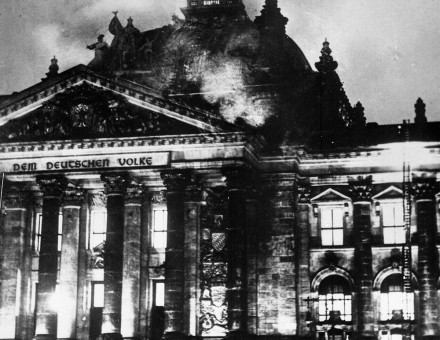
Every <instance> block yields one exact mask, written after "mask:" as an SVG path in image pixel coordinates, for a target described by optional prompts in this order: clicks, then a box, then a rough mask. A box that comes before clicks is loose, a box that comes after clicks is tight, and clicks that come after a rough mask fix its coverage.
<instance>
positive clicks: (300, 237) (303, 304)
mask: <svg viewBox="0 0 440 340" xmlns="http://www.w3.org/2000/svg"><path fill="white" fill-rule="evenodd" d="M297 190H298V196H297V197H298V203H297V209H298V210H297V214H298V215H297V216H298V217H297V230H296V235H297V238H296V240H297V242H296V250H295V254H297V258H298V260H297V261H298V262H297V264H298V265H297V268H298V269H297V273H296V277H297V291H298V294H297V296H298V299H297V304H298V313H297V323H298V335H302V336H304V335H307V334H309V331H310V330H309V328H308V327H307V324H306V318H307V316H309V317H311V314H308V313H311V310H309V304H308V303H307V301H308V300H307V299H308V298H310V275H309V274H310V273H309V258H310V246H309V238H310V221H309V214H310V186H309V185H307V184H298V189H297ZM308 321H310V320H308Z"/></svg>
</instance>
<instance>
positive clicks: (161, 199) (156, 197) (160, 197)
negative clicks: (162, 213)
mask: <svg viewBox="0 0 440 340" xmlns="http://www.w3.org/2000/svg"><path fill="white" fill-rule="evenodd" d="M149 198H150V200H151V202H153V203H157V204H166V203H167V192H166V191H165V190H162V191H152V192H150V193H149Z"/></svg>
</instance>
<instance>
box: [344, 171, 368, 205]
mask: <svg viewBox="0 0 440 340" xmlns="http://www.w3.org/2000/svg"><path fill="white" fill-rule="evenodd" d="M348 185H349V186H350V193H351V197H352V199H353V201H354V202H362V201H365V202H366V201H371V189H372V186H373V178H372V176H367V177H362V176H359V177H358V178H356V179H353V178H350V179H349V180H348Z"/></svg>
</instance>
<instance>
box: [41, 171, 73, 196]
mask: <svg viewBox="0 0 440 340" xmlns="http://www.w3.org/2000/svg"><path fill="white" fill-rule="evenodd" d="M37 183H38V185H39V186H40V188H41V191H42V192H43V195H44V197H57V198H59V197H61V195H62V194H63V192H64V190H65V189H66V188H67V179H66V178H65V177H64V176H61V175H53V176H37Z"/></svg>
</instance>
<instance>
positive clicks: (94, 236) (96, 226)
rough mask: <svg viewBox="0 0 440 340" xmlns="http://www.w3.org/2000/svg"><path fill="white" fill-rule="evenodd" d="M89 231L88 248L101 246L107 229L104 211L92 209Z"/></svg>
mask: <svg viewBox="0 0 440 340" xmlns="http://www.w3.org/2000/svg"><path fill="white" fill-rule="evenodd" d="M90 231H91V232H90V249H95V248H96V247H102V246H103V244H104V242H105V239H106V231H107V212H106V211H99V210H98V211H92V215H91V221H90Z"/></svg>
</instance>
